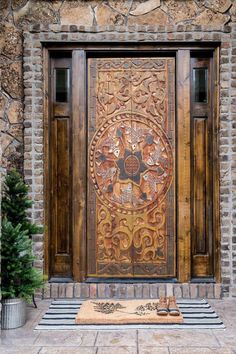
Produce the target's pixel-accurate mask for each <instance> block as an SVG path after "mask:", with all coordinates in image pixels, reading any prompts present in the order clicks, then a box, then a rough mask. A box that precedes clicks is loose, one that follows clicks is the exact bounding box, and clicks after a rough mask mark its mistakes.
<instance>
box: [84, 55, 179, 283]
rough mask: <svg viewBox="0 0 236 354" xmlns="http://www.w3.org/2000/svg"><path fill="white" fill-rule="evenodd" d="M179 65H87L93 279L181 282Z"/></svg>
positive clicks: (99, 61) (131, 61)
mask: <svg viewBox="0 0 236 354" xmlns="http://www.w3.org/2000/svg"><path fill="white" fill-rule="evenodd" d="M174 72H175V61H174V59H173V58H171V57H166V58H164V57H159V58H151V57H147V58H106V59H104V58H90V59H88V174H89V176H88V186H87V208H88V209H87V215H88V221H87V260H88V262H87V275H88V276H90V277H119V278H122V277H140V278H145V277H146V278H148V277H149V278H158V277H159V278H163V277H174V276H175V275H176V267H175V259H176V247H175V244H176V239H175V238H176V232H175V228H176V225H175V202H176V200H175V169H176V168H175V115H174V112H175V107H174V104H175V94H174V88H175V82H174Z"/></svg>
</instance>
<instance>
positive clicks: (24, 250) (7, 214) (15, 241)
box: [1, 170, 43, 301]
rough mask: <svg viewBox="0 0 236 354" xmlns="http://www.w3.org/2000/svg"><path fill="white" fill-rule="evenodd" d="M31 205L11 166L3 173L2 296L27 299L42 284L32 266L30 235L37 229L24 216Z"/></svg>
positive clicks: (20, 181)
mask: <svg viewBox="0 0 236 354" xmlns="http://www.w3.org/2000/svg"><path fill="white" fill-rule="evenodd" d="M31 205H32V202H31V201H30V200H29V197H28V186H27V185H26V184H25V183H24V181H23V178H22V177H21V175H20V174H19V173H18V172H17V171H15V170H11V171H10V172H8V174H7V176H6V181H5V186H4V191H3V198H2V216H3V220H2V234H1V278H2V279H1V281H2V284H1V287H2V298H3V299H9V298H14V297H21V298H24V299H25V300H26V301H29V300H30V299H31V297H32V295H33V294H34V292H35V290H36V289H38V288H40V287H41V286H42V285H43V277H42V274H41V272H40V271H39V270H37V269H35V268H34V267H33V265H32V264H33V261H34V260H35V257H34V255H33V251H32V241H31V238H30V236H31V235H32V234H33V233H36V232H39V228H38V227H37V225H35V224H32V223H30V221H29V220H28V219H27V213H26V212H27V209H28V208H29V207H30V206H31Z"/></svg>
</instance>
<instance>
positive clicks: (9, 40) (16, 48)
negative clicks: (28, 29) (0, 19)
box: [0, 23, 23, 60]
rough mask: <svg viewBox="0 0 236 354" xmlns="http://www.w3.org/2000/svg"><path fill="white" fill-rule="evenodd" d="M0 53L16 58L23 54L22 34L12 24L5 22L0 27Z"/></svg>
mask: <svg viewBox="0 0 236 354" xmlns="http://www.w3.org/2000/svg"><path fill="white" fill-rule="evenodd" d="M0 43H1V45H0V51H1V54H2V55H4V56H6V57H8V58H10V59H13V60H14V59H16V58H18V57H19V56H21V55H22V54H23V47H22V34H21V31H19V30H18V29H16V27H15V26H14V25H13V24H9V23H6V24H5V25H4V26H3V27H2V29H1V39H0Z"/></svg>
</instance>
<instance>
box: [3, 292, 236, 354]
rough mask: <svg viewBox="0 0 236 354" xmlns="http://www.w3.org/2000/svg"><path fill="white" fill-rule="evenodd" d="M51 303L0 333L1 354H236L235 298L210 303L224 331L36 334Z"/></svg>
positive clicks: (77, 331) (32, 310)
mask: <svg viewBox="0 0 236 354" xmlns="http://www.w3.org/2000/svg"><path fill="white" fill-rule="evenodd" d="M50 302H51V301H46V300H44V301H40V302H38V303H37V304H38V309H34V308H33V307H29V308H28V320H27V323H26V325H25V326H24V327H21V328H18V329H15V330H8V331H2V333H1V345H0V353H3V354H10V353H19V354H21V353H22V354H23V353H24V354H25V353H31V354H36V353H40V354H45V353H48V354H68V353H73V354H167V353H169V354H211V353H212V354H213V353H215V354H219V353H220V354H229V353H231V354H232V353H234V354H236V299H235V300H227V299H224V300H209V303H210V305H211V306H212V307H213V308H214V309H215V311H216V313H217V314H218V315H219V316H220V317H221V318H222V319H223V321H224V324H225V326H226V329H225V330H163V329H162V330H160V329H158V330H153V329H150V330H146V329H145V330H144V329H138V330H134V329H132V330H119V331H117V330H112V331H111V330H110V331H107V330H99V331H94V330H68V331H55V330H53V331H47V330H44V331H35V330H34V328H35V326H36V324H37V323H38V321H39V320H40V318H41V317H42V315H43V314H44V312H46V310H47V308H48V306H49V304H50Z"/></svg>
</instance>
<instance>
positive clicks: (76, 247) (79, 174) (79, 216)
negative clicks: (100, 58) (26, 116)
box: [72, 50, 86, 281]
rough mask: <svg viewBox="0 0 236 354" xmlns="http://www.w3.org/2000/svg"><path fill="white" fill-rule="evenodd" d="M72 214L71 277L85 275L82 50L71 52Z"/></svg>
mask: <svg viewBox="0 0 236 354" xmlns="http://www.w3.org/2000/svg"><path fill="white" fill-rule="evenodd" d="M72 67H73V74H72V92H73V97H72V121H73V122H72V141H73V142H72V144H73V145H72V165H73V178H72V180H73V182H72V191H73V192H72V214H73V254H74V257H73V276H74V280H75V281H83V280H84V279H85V274H86V101H85V99H86V96H85V92H86V91H85V90H86V57H85V52H84V51H83V50H74V51H73V55H72Z"/></svg>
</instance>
